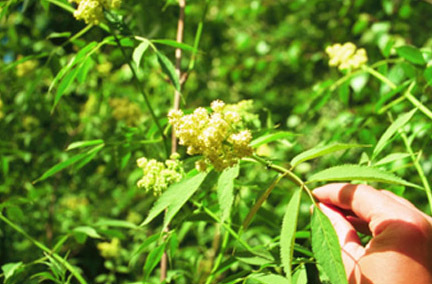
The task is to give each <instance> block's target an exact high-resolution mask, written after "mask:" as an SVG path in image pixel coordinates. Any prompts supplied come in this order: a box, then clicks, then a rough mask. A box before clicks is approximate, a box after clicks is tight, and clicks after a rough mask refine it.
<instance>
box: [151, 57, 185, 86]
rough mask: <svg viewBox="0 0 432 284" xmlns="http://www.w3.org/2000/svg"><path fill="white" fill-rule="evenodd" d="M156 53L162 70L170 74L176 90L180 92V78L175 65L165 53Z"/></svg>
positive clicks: (169, 76)
mask: <svg viewBox="0 0 432 284" xmlns="http://www.w3.org/2000/svg"><path fill="white" fill-rule="evenodd" d="M156 55H157V58H158V62H159V64H160V66H161V68H162V71H163V72H164V73H165V74H166V75H167V76H168V78H169V79H170V81H171V83H172V84H173V85H174V87H175V88H176V90H177V91H179V92H180V79H179V77H178V75H177V72H176V71H175V68H174V65H173V64H172V63H171V61H170V60H169V59H168V57H166V56H165V55H164V54H163V53H161V52H159V51H156Z"/></svg>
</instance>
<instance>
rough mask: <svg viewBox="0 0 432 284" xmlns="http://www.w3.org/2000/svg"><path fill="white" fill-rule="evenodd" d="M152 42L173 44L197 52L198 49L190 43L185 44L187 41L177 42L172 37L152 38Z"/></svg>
mask: <svg viewBox="0 0 432 284" xmlns="http://www.w3.org/2000/svg"><path fill="white" fill-rule="evenodd" d="M152 42H153V43H160V44H164V45H168V46H172V47H175V48H181V49H183V50H187V51H192V52H197V50H196V49H195V48H194V47H192V46H190V45H188V44H185V43H181V42H177V41H175V40H172V39H152Z"/></svg>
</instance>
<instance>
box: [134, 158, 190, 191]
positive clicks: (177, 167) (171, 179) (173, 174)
mask: <svg viewBox="0 0 432 284" xmlns="http://www.w3.org/2000/svg"><path fill="white" fill-rule="evenodd" d="M179 157H180V156H179V155H178V154H177V153H176V154H173V155H171V157H170V159H169V160H166V161H165V164H164V163H162V162H159V161H156V160H154V159H151V160H148V159H147V158H144V157H143V158H139V159H138V160H137V164H138V167H140V168H142V169H143V177H142V178H141V179H140V180H139V181H138V183H137V185H138V187H143V188H145V190H146V191H153V194H154V195H155V196H158V195H160V194H161V193H162V191H163V190H165V189H167V188H168V186H170V185H171V184H173V183H176V182H178V181H180V180H181V179H182V177H183V175H184V170H183V165H182V162H181V161H180V160H179Z"/></svg>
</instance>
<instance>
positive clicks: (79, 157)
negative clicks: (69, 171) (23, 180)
mask: <svg viewBox="0 0 432 284" xmlns="http://www.w3.org/2000/svg"><path fill="white" fill-rule="evenodd" d="M104 146H105V144H102V145H98V146H96V147H94V148H92V149H90V150H89V151H87V152H85V153H80V154H78V155H75V156H72V157H70V158H69V159H67V160H65V161H63V162H60V163H58V164H56V165H54V166H53V167H51V168H50V169H49V170H48V171H46V172H45V173H44V174H43V175H42V176H41V177H40V178H38V179H37V180H35V181H34V182H33V183H37V182H39V181H42V180H44V179H47V178H49V177H50V176H52V175H54V174H56V173H58V172H59V171H61V170H63V169H65V168H67V167H69V166H70V165H73V164H75V163H77V162H80V161H83V160H85V161H86V162H89V160H88V159H87V158H88V157H92V158H93V157H94V156H95V154H96V153H97V152H99V151H100V150H102V148H103V147H104ZM81 166H83V164H81Z"/></svg>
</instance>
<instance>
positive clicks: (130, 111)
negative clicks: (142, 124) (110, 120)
mask: <svg viewBox="0 0 432 284" xmlns="http://www.w3.org/2000/svg"><path fill="white" fill-rule="evenodd" d="M109 104H110V106H111V107H112V109H113V112H112V115H113V116H114V118H115V119H117V120H123V121H125V122H126V124H127V125H135V124H136V123H137V122H138V121H139V118H140V117H141V116H142V112H141V109H140V107H139V106H138V105H137V104H136V103H134V102H131V101H130V100H129V99H127V98H112V99H110V100H109Z"/></svg>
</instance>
